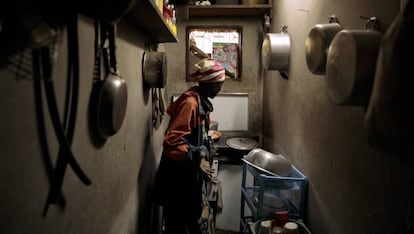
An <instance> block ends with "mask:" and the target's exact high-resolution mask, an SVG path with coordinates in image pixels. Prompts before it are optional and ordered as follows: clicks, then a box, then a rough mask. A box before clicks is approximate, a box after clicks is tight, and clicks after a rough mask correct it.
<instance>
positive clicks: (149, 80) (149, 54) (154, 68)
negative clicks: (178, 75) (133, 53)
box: [142, 51, 167, 88]
mask: <svg viewBox="0 0 414 234" xmlns="http://www.w3.org/2000/svg"><path fill="white" fill-rule="evenodd" d="M142 77H143V80H144V84H145V85H146V86H147V87H149V88H164V87H165V84H166V82H167V56H166V54H165V53H164V52H156V51H146V52H144V55H143V58H142Z"/></svg>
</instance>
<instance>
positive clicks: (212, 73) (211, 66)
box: [190, 59, 225, 83]
mask: <svg viewBox="0 0 414 234" xmlns="http://www.w3.org/2000/svg"><path fill="white" fill-rule="evenodd" d="M194 66H195V68H196V72H194V73H193V74H191V75H190V78H191V80H192V81H197V82H204V83H215V82H223V81H224V80H225V71H224V67H223V65H221V63H220V62H218V61H216V60H214V59H202V60H200V61H199V62H198V63H196V64H195V65H194Z"/></svg>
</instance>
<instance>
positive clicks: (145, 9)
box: [125, 0, 178, 43]
mask: <svg viewBox="0 0 414 234" xmlns="http://www.w3.org/2000/svg"><path fill="white" fill-rule="evenodd" d="M125 18H126V20H128V21H130V22H131V23H133V24H134V25H136V26H137V27H138V28H139V29H141V30H142V31H143V32H145V33H146V34H147V35H148V36H149V37H150V39H151V40H152V42H153V43H164V42H178V39H177V37H176V36H175V35H174V33H173V31H172V29H171V28H170V27H168V25H167V23H166V22H165V20H164V17H163V16H162V13H161V12H160V11H159V10H158V7H157V6H156V5H155V2H153V1H152V0H140V1H137V4H135V6H134V7H133V8H132V9H131V10H130V11H129V12H128V14H127V15H126V17H125Z"/></svg>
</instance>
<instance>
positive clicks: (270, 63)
mask: <svg viewBox="0 0 414 234" xmlns="http://www.w3.org/2000/svg"><path fill="white" fill-rule="evenodd" d="M289 56H290V36H289V34H288V33H287V26H283V28H282V32H281V33H267V34H266V36H265V38H264V39H263V43H262V64H263V67H264V68H265V69H267V70H287V68H288V66H289Z"/></svg>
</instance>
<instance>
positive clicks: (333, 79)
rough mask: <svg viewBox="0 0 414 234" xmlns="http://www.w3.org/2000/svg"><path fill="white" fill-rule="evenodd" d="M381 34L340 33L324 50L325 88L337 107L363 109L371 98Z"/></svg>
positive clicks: (365, 32) (366, 31) (348, 31)
mask: <svg viewBox="0 0 414 234" xmlns="http://www.w3.org/2000/svg"><path fill="white" fill-rule="evenodd" d="M381 37H382V34H381V33H380V32H378V31H375V30H372V29H370V30H342V31H340V32H339V33H338V34H337V35H336V36H335V37H334V39H333V40H332V43H331V45H330V47H329V50H328V55H327V56H328V57H327V66H326V77H325V78H326V85H327V89H328V94H329V97H330V99H331V100H332V101H333V102H335V103H337V104H344V105H367V104H368V102H369V97H370V95H371V90H372V85H373V80H374V75H375V66H376V61H377V56H378V52H379V46H380V42H381Z"/></svg>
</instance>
